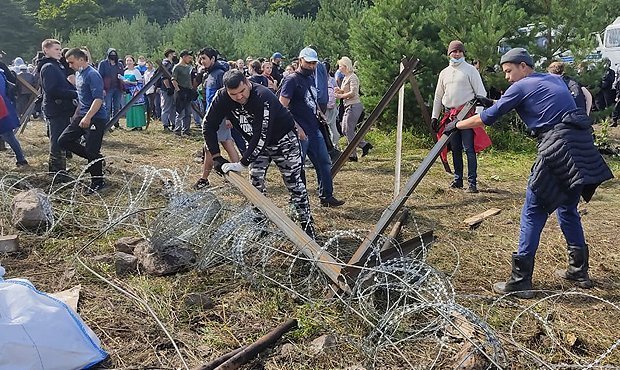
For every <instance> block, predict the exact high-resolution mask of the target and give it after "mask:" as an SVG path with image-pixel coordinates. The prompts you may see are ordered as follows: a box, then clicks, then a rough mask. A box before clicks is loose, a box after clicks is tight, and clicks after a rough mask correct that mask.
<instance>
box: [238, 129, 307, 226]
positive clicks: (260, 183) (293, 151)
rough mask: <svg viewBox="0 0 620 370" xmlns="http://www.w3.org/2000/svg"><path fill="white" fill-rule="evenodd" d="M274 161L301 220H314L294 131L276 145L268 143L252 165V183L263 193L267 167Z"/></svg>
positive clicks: (298, 144)
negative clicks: (302, 175)
mask: <svg viewBox="0 0 620 370" xmlns="http://www.w3.org/2000/svg"><path fill="white" fill-rule="evenodd" d="M271 161H273V162H274V163H275V164H276V166H278V168H279V169H280V173H281V174H282V180H284V185H285V186H286V188H287V189H288V191H289V193H290V195H291V198H290V204H291V205H292V206H293V207H294V208H295V211H296V212H297V214H298V216H299V221H301V223H302V224H306V223H308V222H309V221H311V220H312V217H311V215H310V202H309V201H308V192H307V190H306V185H305V184H304V182H303V180H302V177H301V171H302V169H303V165H302V161H301V144H300V143H299V139H298V138H297V134H296V133H295V132H294V131H290V132H289V133H288V134H286V135H284V136H283V137H282V139H280V140H279V141H278V142H277V144H275V145H266V146H265V147H264V149H263V151H262V153H261V154H260V155H259V156H258V157H257V158H256V159H255V160H254V162H252V164H251V165H250V180H251V181H252V185H254V187H256V188H257V189H258V190H260V191H261V192H262V193H265V192H266V190H267V189H266V187H265V176H266V174H267V168H269V164H270V163H271Z"/></svg>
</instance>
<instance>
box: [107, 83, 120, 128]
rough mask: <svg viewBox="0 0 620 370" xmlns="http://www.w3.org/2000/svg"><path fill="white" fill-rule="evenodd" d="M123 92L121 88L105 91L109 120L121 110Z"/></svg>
mask: <svg viewBox="0 0 620 370" xmlns="http://www.w3.org/2000/svg"><path fill="white" fill-rule="evenodd" d="M122 99H123V94H122V93H121V91H120V90H119V89H112V90H108V91H106V92H105V97H104V101H105V108H106V111H107V113H108V121H109V120H111V119H112V117H114V116H115V115H116V114H117V113H118V111H120V110H121V102H122Z"/></svg>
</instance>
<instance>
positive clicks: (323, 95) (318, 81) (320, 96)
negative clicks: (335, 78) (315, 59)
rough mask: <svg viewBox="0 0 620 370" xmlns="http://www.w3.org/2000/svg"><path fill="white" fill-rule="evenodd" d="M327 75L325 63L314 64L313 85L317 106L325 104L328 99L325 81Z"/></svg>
mask: <svg viewBox="0 0 620 370" xmlns="http://www.w3.org/2000/svg"><path fill="white" fill-rule="evenodd" d="M328 78H329V76H328V75H327V68H325V64H323V63H321V62H319V63H317V65H316V71H315V80H314V83H315V86H316V90H317V93H316V102H317V103H319V106H326V105H327V102H328V101H329V91H328V90H329V89H328V88H327V81H328Z"/></svg>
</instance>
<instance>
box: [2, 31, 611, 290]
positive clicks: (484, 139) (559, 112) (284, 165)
mask: <svg viewBox="0 0 620 370" xmlns="http://www.w3.org/2000/svg"><path fill="white" fill-rule="evenodd" d="M196 54H197V55H196V60H194V52H193V51H191V50H182V51H180V53H179V54H178V57H177V53H176V51H175V50H173V49H168V50H166V51H165V53H164V59H163V60H162V62H161V63H160V68H161V70H160V74H158V73H157V72H156V71H157V69H156V68H154V64H153V63H151V62H150V61H148V60H146V58H144V57H141V56H139V57H138V58H137V59H136V58H134V57H133V56H131V55H127V56H125V58H124V63H123V62H122V61H121V60H120V59H119V56H118V52H117V50H116V49H113V48H111V49H109V50H108V51H107V53H106V58H105V59H104V60H102V61H100V62H99V63H98V64H97V65H96V66H97V68H95V64H94V63H93V59H92V58H91V56H90V53H89V52H88V50H87V49H85V48H73V49H68V50H65V49H62V48H61V44H60V42H59V41H58V40H54V39H47V40H45V41H43V43H42V53H41V55H40V56H39V57H38V58H37V60H36V66H35V67H34V69H33V71H32V73H33V76H34V79H32V80H29V81H32V84H34V85H36V84H40V87H41V90H42V96H43V100H42V109H41V111H42V114H43V116H44V118H45V120H46V122H47V124H48V133H49V137H50V154H49V155H50V158H49V172H50V174H51V175H53V176H54V181H66V180H68V179H70V176H69V174H68V173H67V169H66V156H67V154H68V153H72V154H75V155H77V156H80V157H82V158H85V159H87V160H88V163H89V165H88V172H89V173H90V175H91V184H90V186H89V187H88V189H87V193H94V192H98V191H100V190H101V189H103V188H104V187H105V186H106V183H105V181H104V176H103V164H104V160H103V155H102V154H101V143H102V139H103V135H104V133H105V130H106V129H107V126H108V125H110V123H111V122H114V121H113V120H112V118H113V117H116V116H118V115H119V112H120V111H121V108H122V107H123V106H124V105H125V107H126V108H127V109H126V110H125V117H126V125H127V128H129V129H131V130H136V131H139V130H141V129H143V128H144V127H145V126H146V125H148V123H149V121H150V120H153V119H158V120H159V122H160V124H161V129H162V130H164V131H165V132H171V133H173V134H175V135H178V136H186V135H190V136H191V135H192V133H191V130H190V125H191V120H192V117H193V116H194V114H195V113H198V117H196V119H195V121H196V123H197V124H198V125H199V126H200V128H201V131H202V136H203V138H204V147H203V150H202V152H203V172H202V176H201V177H200V179H199V180H198V181H197V182H196V184H195V185H194V188H195V189H201V188H204V187H207V186H209V185H210V183H209V175H210V173H211V172H212V170H213V169H215V170H216V171H217V172H219V173H221V174H225V173H227V172H230V171H234V172H243V171H245V170H246V169H248V170H249V176H250V180H251V182H252V184H253V185H254V186H255V187H256V188H257V189H259V190H260V191H262V192H265V190H266V187H265V176H266V171H267V168H268V167H269V165H270V164H271V162H274V163H275V164H276V166H277V167H278V169H279V170H280V172H281V174H282V179H283V181H284V184H285V186H286V188H287V189H288V191H289V193H290V204H291V206H292V208H293V209H294V210H296V212H297V216H298V219H299V221H300V223H301V226H302V228H303V230H305V231H306V233H308V235H310V236H311V237H315V230H314V221H313V217H312V213H311V210H310V202H309V200H308V192H307V183H306V177H305V170H304V168H305V166H304V164H305V161H306V158H308V159H309V160H310V162H311V163H312V165H313V167H314V169H315V171H316V175H317V176H316V177H317V182H318V184H317V185H318V194H319V198H320V205H321V206H324V207H338V206H341V205H343V204H344V201H343V200H341V199H338V198H336V197H335V196H334V184H333V181H332V176H331V173H330V171H331V165H332V158H333V157H334V156H335V155H336V156H337V155H338V154H339V148H338V145H339V141H340V138H341V136H344V137H345V138H346V139H347V141H348V142H350V141H351V140H353V137H354V136H355V129H356V125H357V123H358V122H359V121H360V119H361V118H362V116H363V112H364V107H363V105H362V102H361V99H360V95H361V92H360V80H359V78H358V77H357V75H356V73H355V72H356V68H355V64H354V63H353V62H352V60H351V59H350V58H348V57H346V56H345V57H342V58H340V59H339V60H338V62H337V66H336V65H334V66H333V68H332V65H331V64H330V63H329V61H328V60H323V61H321V60H320V59H319V55H318V53H317V51H316V50H315V48H313V47H306V48H304V49H302V50H301V51H300V52H299V55H298V56H297V57H296V58H293V59H292V60H291V64H290V65H287V66H286V67H284V68H283V66H282V60H283V56H282V54H280V53H279V52H275V53H274V54H273V55H272V56H271V58H269V60H267V59H262V58H258V59H254V58H248V59H246V60H245V61H244V60H242V59H239V60H237V61H234V62H232V61H231V62H228V61H226V60H224V59H223V58H222V56H221V55H220V54H219V52H218V51H217V50H216V49H214V48H211V47H205V48H203V49H201V50H200V51H198V52H197V53H196ZM465 55H466V49H465V45H464V44H463V43H462V42H460V41H458V40H454V41H452V42H451V43H450V44H449V45H448V48H447V56H448V58H449V63H448V66H447V67H446V68H444V69H443V70H442V71H441V73H440V74H439V77H438V81H437V85H436V90H435V99H434V102H433V110H432V117H431V124H432V127H433V129H434V130H435V131H436V132H437V133H438V135H439V136H441V135H443V134H447V135H449V137H450V140H451V141H450V146H451V150H452V153H453V161H454V179H453V181H452V183H451V185H450V186H451V187H452V188H455V189H460V188H463V187H464V173H463V172H464V164H463V158H462V152H463V151H464V152H465V154H466V157H467V171H468V173H467V182H468V187H467V191H468V192H469V193H477V192H478V186H477V161H476V153H477V152H478V151H480V150H482V149H484V148H485V147H488V146H489V145H490V144H491V142H490V139H489V138H488V136H487V135H486V132H485V130H484V129H483V128H482V127H483V126H484V125H493V124H494V123H495V122H496V121H497V120H498V118H499V117H501V116H502V115H504V114H506V113H508V112H509V111H511V110H512V109H514V110H516V112H517V113H518V114H519V115H520V117H521V119H522V120H523V121H524V123H525V125H526V126H527V128H528V129H529V130H530V131H531V133H532V135H534V136H536V137H537V139H538V141H539V145H538V149H539V153H538V157H537V160H536V163H535V165H534V166H533V168H532V174H531V177H530V181H529V182H528V188H527V191H526V198H525V204H524V206H523V211H522V215H521V228H520V237H519V244H518V250H517V252H515V253H514V254H513V258H512V271H511V275H510V278H509V279H508V280H507V281H506V282H502V283H498V284H495V285H494V287H493V289H494V290H495V291H496V292H497V293H501V294H506V293H516V294H517V295H518V296H519V297H522V298H531V297H532V296H533V293H532V273H533V266H534V256H535V254H536V250H537V248H538V244H539V239H540V234H541V232H542V229H543V227H544V225H545V222H546V220H547V217H548V215H549V213H551V212H553V211H556V212H557V216H558V220H559V223H560V227H561V229H562V232H563V233H564V235H565V237H566V242H567V252H568V269H566V270H561V271H558V275H559V276H560V277H562V278H565V279H568V280H572V281H574V282H576V283H577V285H579V286H580V287H583V288H589V287H591V286H592V282H591V280H590V278H589V275H588V260H589V249H588V246H587V244H586V242H585V237H584V233H583V228H582V225H581V221H580V216H579V213H578V212H577V204H578V202H579V199H580V198H581V197H583V198H584V199H585V200H586V201H588V200H590V199H591V197H592V195H593V194H594V191H595V189H596V187H597V186H598V185H599V184H601V183H602V182H604V181H606V180H608V179H610V178H612V177H613V174H612V173H611V171H610V170H609V168H608V167H607V165H606V164H605V162H604V160H603V159H602V157H601V156H600V154H599V153H598V152H597V150H596V148H595V147H594V143H593V140H592V135H591V124H592V121H591V119H590V118H589V117H588V114H589V110H590V107H591V106H592V105H593V104H594V103H596V104H602V103H600V102H593V100H594V99H593V98H592V97H591V96H588V91H587V89H583V88H582V87H581V86H580V85H579V84H578V83H577V82H576V81H574V80H573V79H571V78H569V77H567V76H564V73H563V72H564V71H563V64H561V63H557V62H556V63H552V64H551V65H550V66H549V70H548V71H549V72H550V73H548V74H543V73H538V72H535V70H534V62H533V59H532V57H531V56H530V55H529V53H528V52H527V50H525V49H522V48H514V49H512V50H510V51H508V52H507V53H506V54H504V55H503V56H502V58H501V60H500V66H501V68H502V70H503V72H504V73H505V76H506V79H507V80H508V81H509V82H510V83H511V84H512V85H511V86H510V87H509V88H508V89H507V90H506V91H505V92H504V93H503V94H501V96H497V97H495V96H494V97H493V98H495V99H496V100H491V99H489V98H487V97H486V96H487V91H486V89H485V86H484V83H483V81H482V78H481V76H480V73H479V71H478V69H477V67H476V65H475V63H473V64H469V63H468V62H467V61H466V58H465ZM22 62H23V61H22ZM0 70H1V72H0V97H1V98H2V99H1V100H0V136H1V137H2V138H3V139H4V140H5V141H6V142H7V143H8V144H9V145H10V146H11V148H12V149H13V151H14V152H15V155H16V159H17V162H16V164H17V166H27V165H28V162H27V161H26V158H25V156H24V153H23V152H22V150H21V147H20V145H19V141H18V140H17V139H16V137H15V135H14V133H13V130H14V129H15V128H17V127H18V126H19V124H20V123H19V119H18V110H17V109H16V108H15V107H16V106H19V104H18V103H17V102H18V101H19V99H18V98H17V97H16V96H15V94H11V93H10V92H9V90H10V89H9V88H8V87H9V86H11V85H14V84H15V78H16V75H15V74H14V73H13V72H12V71H11V70H10V69H9V68H8V67H7V66H6V65H4V64H0ZM19 70H20V71H21V70H22V67H21V64H20V65H19ZM26 70H28V67H26ZM610 70H611V69H608V71H606V75H605V76H604V78H603V81H602V84H608V85H610V86H613V85H614V84H616V85H617V84H618V81H617V80H620V79H617V80H616V81H615V82H613V83H610V82H609V81H611V79H612V78H611V77H609V75H610V74H611V73H610V72H609V71H610ZM612 72H613V71H612ZM614 78H615V76H614ZM145 84H146V85H148V86H146V89H144V87H145ZM615 87H616V88H617V91H620V86H615ZM601 91H602V94H603V95H600V94H599V96H597V100H600V99H601V96H602V97H603V99H607V98H606V97H605V96H606V95H605V94H607V92H605V91H606V90H601ZM143 92H144V93H145V94H144V95H145V96H144V97H143V96H140V95H142V93H143ZM137 95H138V96H137ZM474 99H477V101H478V102H481V103H482V105H484V106H485V107H486V108H487V109H485V110H484V111H482V112H481V113H480V114H475V112H474V111H473V110H472V111H471V112H468V114H467V115H466V116H465V118H464V119H463V120H461V121H460V122H457V121H458V120H455V119H454V118H455V117H456V115H457V114H458V113H459V112H460V111H461V110H462V109H463V107H464V106H465V104H466V103H467V102H469V101H472V100H474ZM130 100H131V105H130V106H129V107H127V105H129V103H130ZM615 100H616V102H615V103H616V111H617V110H618V105H620V103H617V100H619V99H617V97H616V98H615ZM616 111H615V112H614V116H613V117H614V118H613V122H614V124H615V123H617V121H618V112H616ZM117 127H120V125H118V123H117ZM220 148H223V149H224V151H225V152H226V157H224V156H222V153H221V151H220ZM372 148H373V146H372V144H370V143H368V142H366V141H364V140H362V141H360V143H359V150H361V155H362V157H363V156H365V155H367V154H368V153H369V152H370V150H371V149H372ZM558 153H559V154H558ZM349 160H350V161H358V156H357V148H356V151H354V152H353V153H352V154H351V156H350V157H349ZM562 174H565V175H562Z"/></svg>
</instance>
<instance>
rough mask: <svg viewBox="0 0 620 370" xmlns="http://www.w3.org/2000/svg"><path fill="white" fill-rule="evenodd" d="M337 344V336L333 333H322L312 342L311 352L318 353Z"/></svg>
mask: <svg viewBox="0 0 620 370" xmlns="http://www.w3.org/2000/svg"><path fill="white" fill-rule="evenodd" d="M335 345H336V337H334V336H333V335H331V334H327V335H321V336H320V337H318V338H316V339H315V340H313V341H312V342H311V343H310V348H309V350H310V352H312V353H314V354H318V353H321V352H324V351H325V350H326V349H327V348H329V347H333V346H335Z"/></svg>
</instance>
